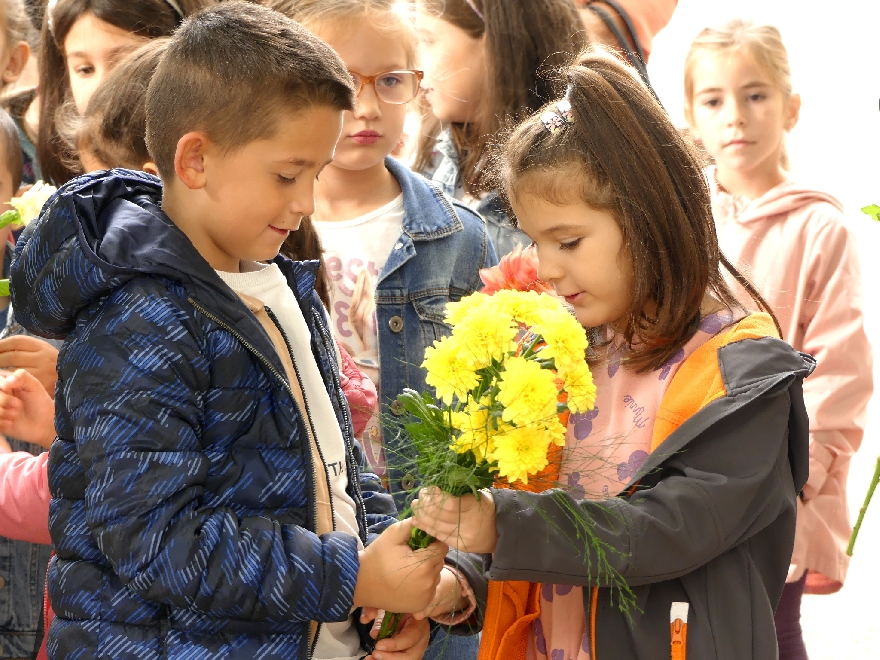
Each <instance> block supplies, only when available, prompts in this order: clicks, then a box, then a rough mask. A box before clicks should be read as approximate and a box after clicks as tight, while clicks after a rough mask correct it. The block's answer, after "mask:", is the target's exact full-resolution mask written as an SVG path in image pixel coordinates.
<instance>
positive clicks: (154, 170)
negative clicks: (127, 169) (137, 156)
mask: <svg viewBox="0 0 880 660" xmlns="http://www.w3.org/2000/svg"><path fill="white" fill-rule="evenodd" d="M141 171H143V172H146V173H147V174H153V175H155V176H159V168H158V167H156V163H154V162H153V161H151V160H148V161H147V162H146V163H144V166H143V167H141Z"/></svg>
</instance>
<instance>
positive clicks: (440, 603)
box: [413, 566, 470, 621]
mask: <svg viewBox="0 0 880 660" xmlns="http://www.w3.org/2000/svg"><path fill="white" fill-rule="evenodd" d="M469 605H470V601H469V600H468V598H467V596H465V594H464V592H463V591H462V588H461V584H459V582H458V576H457V575H456V574H455V572H454V571H453V570H452V569H451V568H449V567H448V566H444V567H443V570H442V571H441V572H440V584H438V585H437V591H435V592H434V598H432V599H431V604H430V605H428V607H426V608H425V609H423V610H422V611H421V612H416V613H415V614H413V618H414V619H417V620H419V621H421V620H422V619H430V618H433V617H437V616H442V615H444V614H451V613H452V612H463V611H464V610H466V609H467V608H468V606H469Z"/></svg>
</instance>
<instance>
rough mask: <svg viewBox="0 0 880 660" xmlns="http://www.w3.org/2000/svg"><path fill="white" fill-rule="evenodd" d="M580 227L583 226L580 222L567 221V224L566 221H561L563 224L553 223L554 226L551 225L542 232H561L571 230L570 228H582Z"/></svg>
mask: <svg viewBox="0 0 880 660" xmlns="http://www.w3.org/2000/svg"><path fill="white" fill-rule="evenodd" d="M580 228H581V225H580V224H577V223H574V222H570V223H567V224H566V223H561V224H558V225H553V226H552V227H550V228H548V229H545V230H544V231H543V232H541V233H542V234H555V233H556V232H560V231H563V230H569V229H580Z"/></svg>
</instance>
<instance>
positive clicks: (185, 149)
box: [145, 131, 211, 190]
mask: <svg viewBox="0 0 880 660" xmlns="http://www.w3.org/2000/svg"><path fill="white" fill-rule="evenodd" d="M210 144H211V141H210V140H209V139H208V136H206V135H205V134H204V133H201V132H199V131H191V132H189V133H187V134H186V135H184V136H183V137H181V138H180V139H179V140H178V141H177V150H176V151H175V152H174V173H175V174H176V175H177V178H178V179H180V181H181V183H183V185H185V186H186V187H187V188H190V189H191V190H196V189H199V188H204V187H205V185H206V184H207V183H208V177H207V172H206V169H205V155H206V152H207V151H208V149H209V146H210ZM145 171H146V170H145Z"/></svg>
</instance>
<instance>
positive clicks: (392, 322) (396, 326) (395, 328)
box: [388, 316, 403, 332]
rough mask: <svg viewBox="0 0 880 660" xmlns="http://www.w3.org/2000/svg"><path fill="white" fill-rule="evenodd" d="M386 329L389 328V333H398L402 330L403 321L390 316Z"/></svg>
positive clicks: (397, 317)
mask: <svg viewBox="0 0 880 660" xmlns="http://www.w3.org/2000/svg"><path fill="white" fill-rule="evenodd" d="M388 327H389V328H391V332H400V331H401V330H403V319H402V318H400V317H399V316H392V317H391V318H390V319H388Z"/></svg>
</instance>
